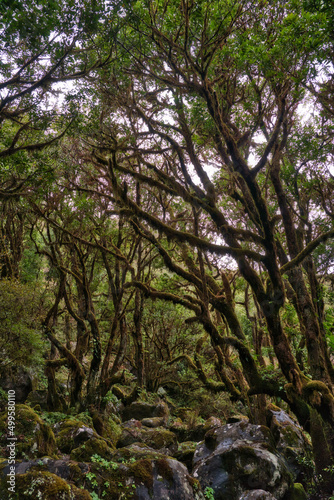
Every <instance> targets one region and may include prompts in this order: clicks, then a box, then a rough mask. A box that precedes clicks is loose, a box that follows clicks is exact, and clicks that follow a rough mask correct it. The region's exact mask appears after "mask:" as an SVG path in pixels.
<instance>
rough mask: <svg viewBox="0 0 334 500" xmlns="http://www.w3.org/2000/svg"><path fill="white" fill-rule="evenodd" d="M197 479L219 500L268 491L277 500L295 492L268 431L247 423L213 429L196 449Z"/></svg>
mask: <svg viewBox="0 0 334 500" xmlns="http://www.w3.org/2000/svg"><path fill="white" fill-rule="evenodd" d="M192 474H193V476H194V477H195V478H196V479H198V480H199V482H200V483H201V486H202V489H203V490H205V488H206V487H209V488H213V490H214V497H215V500H225V499H227V498H228V499H229V500H239V498H240V496H241V495H242V494H244V493H245V492H246V491H248V490H261V489H262V490H264V491H266V492H268V493H271V494H272V495H273V496H274V497H275V498H276V499H277V500H279V499H283V498H284V496H285V495H286V494H288V492H289V491H290V490H291V487H292V479H291V475H290V473H289V471H288V468H287V466H286V464H285V462H284V460H283V458H282V457H280V455H279V454H278V452H277V450H276V448H275V443H274V439H273V436H272V435H271V432H270V430H269V429H268V427H265V426H260V425H252V424H249V423H248V422H247V421H240V422H236V423H233V424H227V425H225V426H223V427H220V428H216V429H212V430H210V431H208V432H207V433H206V435H205V441H204V443H202V444H199V445H198V446H197V448H196V451H195V454H194V459H193V471H192Z"/></svg>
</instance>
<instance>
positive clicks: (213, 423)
mask: <svg viewBox="0 0 334 500" xmlns="http://www.w3.org/2000/svg"><path fill="white" fill-rule="evenodd" d="M222 425H223V422H222V421H221V420H220V418H217V417H209V418H208V419H207V420H206V421H205V423H204V427H203V430H204V431H205V432H207V431H209V430H210V429H217V428H218V427H221V426H222Z"/></svg>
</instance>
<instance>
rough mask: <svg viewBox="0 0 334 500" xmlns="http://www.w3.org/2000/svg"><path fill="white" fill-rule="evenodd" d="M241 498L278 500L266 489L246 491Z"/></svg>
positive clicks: (246, 499)
mask: <svg viewBox="0 0 334 500" xmlns="http://www.w3.org/2000/svg"><path fill="white" fill-rule="evenodd" d="M239 500H276V498H275V497H274V496H273V495H272V494H271V493H269V492H268V491H264V490H248V491H245V492H244V493H243V494H242V495H241V497H239Z"/></svg>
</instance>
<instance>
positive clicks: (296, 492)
mask: <svg viewBox="0 0 334 500" xmlns="http://www.w3.org/2000/svg"><path fill="white" fill-rule="evenodd" d="M306 499H307V495H306V493H305V490H304V487H303V485H302V484H300V483H295V484H294V485H293V489H292V491H291V493H290V500H306Z"/></svg>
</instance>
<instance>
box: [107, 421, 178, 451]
mask: <svg viewBox="0 0 334 500" xmlns="http://www.w3.org/2000/svg"><path fill="white" fill-rule="evenodd" d="M137 422H138V421H137V420H134V421H133V426H131V427H129V422H127V423H126V427H125V426H124V427H123V430H122V434H121V436H120V438H119V440H118V442H117V445H116V446H117V448H124V447H125V446H129V445H131V444H133V443H145V444H147V445H148V446H150V447H151V448H154V449H155V450H161V449H163V450H164V451H166V452H167V453H169V454H172V453H173V452H175V451H176V450H177V438H176V435H175V434H174V432H172V431H170V430H167V429H165V428H164V427H160V428H156V429H148V428H146V427H142V426H141V424H140V422H138V423H139V424H140V425H137V424H136V423H137Z"/></svg>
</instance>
